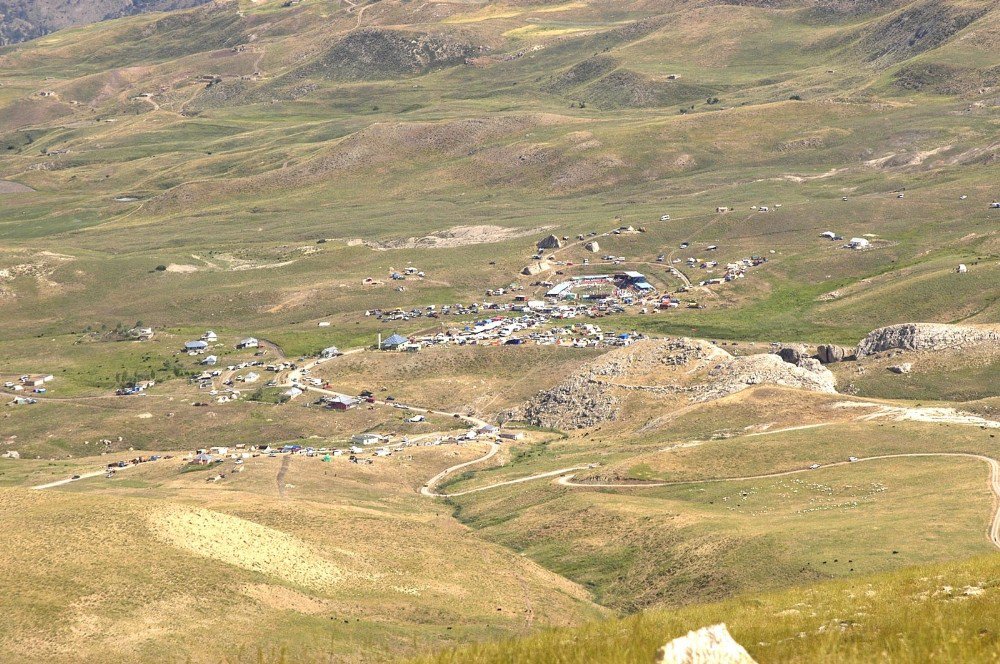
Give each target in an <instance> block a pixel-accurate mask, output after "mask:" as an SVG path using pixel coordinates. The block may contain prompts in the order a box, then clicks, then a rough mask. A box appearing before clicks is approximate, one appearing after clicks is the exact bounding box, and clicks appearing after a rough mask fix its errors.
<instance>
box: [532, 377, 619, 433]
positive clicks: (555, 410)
mask: <svg viewBox="0 0 1000 664" xmlns="http://www.w3.org/2000/svg"><path fill="white" fill-rule="evenodd" d="M618 405H619V402H618V399H617V398H615V397H614V396H613V395H611V394H609V393H608V390H607V389H606V387H605V386H604V385H601V384H599V383H595V382H593V381H592V380H591V377H590V376H589V375H577V376H573V377H572V378H570V380H568V381H566V382H565V383H563V384H562V385H558V386H556V387H554V388H552V389H551V390H546V391H544V392H539V393H538V396H536V397H535V398H534V399H533V400H531V401H529V402H528V403H527V404H526V405H525V406H524V408H523V411H522V414H521V418H522V419H524V420H525V421H527V422H531V423H532V424H535V425H537V426H543V427H552V428H556V429H582V428H586V427H592V426H596V425H598V424H600V423H601V422H605V421H608V420H614V419H616V418H617V417H618Z"/></svg>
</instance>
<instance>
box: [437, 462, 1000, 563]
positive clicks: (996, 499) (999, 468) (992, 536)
mask: <svg viewBox="0 0 1000 664" xmlns="http://www.w3.org/2000/svg"><path fill="white" fill-rule="evenodd" d="M497 449H499V445H495V446H494V449H492V450H490V453H489V454H487V455H485V456H483V457H480V458H478V459H474V460H472V461H467V462H465V463H462V464H459V465H457V466H452V467H451V468H448V469H445V470H444V471H442V472H440V473H438V474H437V475H435V476H434V477H433V478H431V480H430V481H428V482H427V484H425V485H424V487H423V488H422V489H421V490H420V493H421V494H423V495H424V496H428V497H434V498H450V497H455V496H465V495H468V494H470V493H476V492H479V491H487V490H489V489H495V488H498V487H502V486H509V485H511V484H521V483H523V482H530V481H533V480H541V479H545V478H548V477H554V476H557V475H558V476H560V477H559V479H558V480H556V482H557V483H558V484H559V485H561V486H565V487H572V488H579V489H648V488H655V487H665V486H685V485H692V484H709V483H715V482H746V481H750V480H762V479H770V478H774V477H786V476H788V475H797V474H799V473H808V472H812V471H813V470H820V469H823V468H836V467H838V466H849V465H851V464H855V463H863V462H865V461H881V460H885V459H910V458H918V457H956V458H966V459H975V460H977V461H984V462H985V463H987V464H988V465H989V467H990V477H989V484H990V491H991V492H992V493H993V517H992V519H990V526H989V530H988V531H987V537H988V539H989V540H990V543H991V544H992V545H993V546H994V547H996V548H997V549H1000V461H997V460H996V459H994V458H992V457H988V456H985V455H982V454H973V453H971V452H913V453H909V454H881V455H878V456H870V457H861V458H859V459H858V460H857V461H835V462H832V463H825V464H820V466H819V467H818V468H815V469H813V468H797V469H795V470H785V471H781V472H777V473H766V474H763V475H746V476H743V477H716V478H709V479H701V480H680V481H676V482H619V483H613V482H574V481H573V477H574V476H573V474H572V473H573V472H574V471H578V470H584V469H586V468H590V467H592V466H573V467H571V468H562V469H560V470H551V471H548V472H545V473H538V474H537V475H529V476H528V477H521V478H519V479H516V480H508V481H506V482H497V483H496V484H488V485H486V486H481V487H476V488H474V489H468V490H466V491H458V492H456V493H446V494H442V493H434V492H433V491H432V489H431V487H433V486H434V485H435V484H437V483H439V482H440V481H441V480H443V479H444V478H445V477H447V476H448V475H450V474H451V473H453V472H455V471H456V470H459V469H461V468H465V467H467V466H471V465H473V464H476V463H479V462H481V461H485V460H487V459H489V458H490V457H492V456H493V455H494V454H496V450H497Z"/></svg>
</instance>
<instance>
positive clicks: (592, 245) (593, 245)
mask: <svg viewBox="0 0 1000 664" xmlns="http://www.w3.org/2000/svg"><path fill="white" fill-rule="evenodd" d="M583 248H584V249H586V250H587V251H590V252H593V253H595V254H596V253H597V252H598V251H600V250H601V245H599V244H597V240H592V241H590V242H588V243H587V244H585V245H583Z"/></svg>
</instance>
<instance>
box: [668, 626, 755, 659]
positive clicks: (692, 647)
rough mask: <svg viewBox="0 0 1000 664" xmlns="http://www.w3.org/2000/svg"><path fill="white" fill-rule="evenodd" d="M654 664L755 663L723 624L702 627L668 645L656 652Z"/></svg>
mask: <svg viewBox="0 0 1000 664" xmlns="http://www.w3.org/2000/svg"><path fill="white" fill-rule="evenodd" d="M656 662H657V664H756V662H755V661H754V658H753V657H751V656H750V653H748V652H747V651H746V649H744V648H743V646H741V645H740V644H739V643H737V642H736V640H735V639H734V638H733V637H732V636H731V635H730V634H729V630H728V629H726V626H725V625H724V624H718V625H712V626H711V627H702V628H701V629H699V630H697V631H694V632H688V633H687V635H686V636H681V637H679V638H676V639H674V640H673V641H671V642H669V643H667V644H666V645H665V646H663V647H662V648H660V650H659V651H658V652H657V653H656Z"/></svg>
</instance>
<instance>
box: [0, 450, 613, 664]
mask: <svg viewBox="0 0 1000 664" xmlns="http://www.w3.org/2000/svg"><path fill="white" fill-rule="evenodd" d="M474 454H475V452H474V451H471V450H470V456H472V455H474ZM441 457H442V455H441V454H440V452H439V451H438V450H428V451H427V453H426V454H420V453H417V454H415V455H414V460H413V461H411V462H404V461H403V460H399V461H397V460H396V459H390V460H386V464H384V466H383V468H382V469H381V470H379V471H374V474H373V471H371V470H370V468H369V469H363V468H359V467H356V466H353V464H348V463H346V462H342V463H337V461H339V460H337V461H335V462H334V463H332V464H324V463H322V462H320V461H319V460H318V459H301V460H299V459H296V460H294V462H293V463H292V464H291V465H290V470H289V472H288V473H287V475H286V477H285V480H286V482H287V486H288V491H287V494H288V497H287V498H285V499H284V500H277V499H276V498H277V497H276V495H275V493H276V485H275V476H274V472H275V470H276V469H277V468H278V466H277V465H275V464H274V463H269V462H267V461H266V460H251V461H248V462H247V464H246V471H245V472H243V473H240V474H238V475H236V476H233V478H232V480H231V481H228V482H227V483H226V484H225V485H224V486H222V485H219V486H215V485H211V486H210V485H206V484H205V483H204V475H203V473H198V472H189V473H183V474H181V473H179V471H180V466H179V465H177V464H176V463H175V462H170V464H168V462H164V463H162V464H160V465H158V464H151V465H150V467H149V468H137V469H135V473H134V474H131V475H128V477H127V479H126V478H125V477H124V476H123V477H122V478H121V479H118V480H114V481H112V482H108V481H107V480H104V479H103V478H96V479H94V480H86V481H83V482H79V483H76V484H75V485H73V486H72V487H71V488H69V489H68V490H58V491H46V492H37V491H30V490H26V489H3V490H0V520H2V522H3V523H4V525H5V532H6V536H5V537H4V538H3V540H2V541H0V560H3V561H4V564H3V566H2V569H3V574H2V576H3V582H4V586H5V588H6V589H8V593H7V594H6V597H5V600H4V604H5V610H4V611H3V612H2V614H0V652H3V653H4V657H5V658H8V660H9V661H41V660H44V661H48V662H69V661H74V662H76V661H91V662H137V661H156V662H160V661H175V660H176V661H192V662H214V661H219V659H220V658H225V657H229V658H230V659H232V658H233V657H235V658H236V660H237V661H244V660H247V661H256V657H257V652H258V649H260V652H262V653H265V654H267V653H272V652H274V651H276V650H279V649H282V648H284V649H285V650H286V653H287V654H289V655H290V656H292V658H293V659H296V660H303V661H309V660H311V659H314V658H320V657H322V658H323V661H375V660H383V659H385V658H387V657H389V656H390V655H391V656H396V655H400V654H404V653H406V652H412V651H413V649H414V648H420V649H424V648H428V647H441V646H445V645H448V644H458V643H462V642H467V641H469V640H482V639H486V638H496V637H498V636H502V635H505V634H523V633H526V632H527V631H528V630H530V629H533V628H535V627H538V626H541V625H550V624H551V625H558V624H562V625H566V624H574V623H578V622H580V621H581V620H584V619H586V618H593V617H597V616H599V615H602V611H601V610H600V609H599V608H598V607H596V606H594V605H593V604H591V603H590V601H589V600H588V597H587V593H586V592H585V591H583V590H582V589H581V588H580V587H579V586H576V585H575V584H573V583H571V582H569V581H567V580H565V579H563V578H561V577H559V576H556V575H555V574H553V573H551V572H548V571H546V570H544V569H542V568H541V567H539V566H538V565H536V564H534V563H532V562H530V561H528V560H526V559H523V558H521V557H520V556H517V555H516V554H514V553H512V552H510V551H508V550H506V549H503V548H502V547H499V546H496V545H492V544H488V543H485V542H483V541H481V540H480V539H478V538H477V537H476V536H475V535H473V534H472V533H471V532H470V531H469V530H468V529H467V528H465V527H463V526H460V525H458V524H457V523H456V522H454V521H452V520H451V519H450V518H448V517H447V516H446V515H444V514H442V513H441V510H440V508H439V507H438V506H436V505H434V504H433V503H431V502H430V501H426V500H421V499H420V498H419V497H417V495H416V493H415V491H413V488H414V483H415V482H416V478H417V477H423V475H424V473H427V472H430V473H433V472H434V471H435V470H436V469H440V467H443V464H444V460H443V459H442V458H441ZM390 464H392V465H390ZM411 475H412V476H413V477H412V478H411V477H410V476H411Z"/></svg>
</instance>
